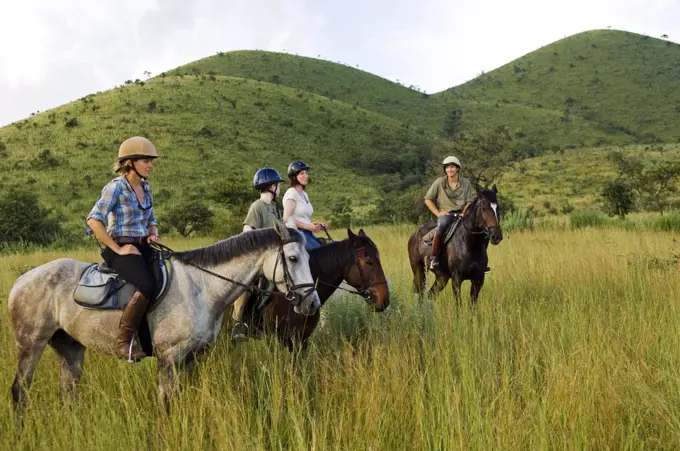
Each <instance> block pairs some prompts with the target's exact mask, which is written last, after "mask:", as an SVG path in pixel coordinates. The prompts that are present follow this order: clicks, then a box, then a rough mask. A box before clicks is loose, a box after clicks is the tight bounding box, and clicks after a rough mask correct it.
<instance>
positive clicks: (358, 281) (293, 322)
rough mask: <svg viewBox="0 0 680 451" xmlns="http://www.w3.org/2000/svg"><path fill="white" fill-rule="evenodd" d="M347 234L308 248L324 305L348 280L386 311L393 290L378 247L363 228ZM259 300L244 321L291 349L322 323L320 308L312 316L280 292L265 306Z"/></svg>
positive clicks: (302, 346) (304, 341)
mask: <svg viewBox="0 0 680 451" xmlns="http://www.w3.org/2000/svg"><path fill="white" fill-rule="evenodd" d="M347 235H348V238H347V239H345V240H342V241H335V242H331V243H330V244H326V245H324V246H321V247H320V248H317V249H311V250H309V251H308V252H309V266H310V270H311V271H312V278H313V279H314V280H315V281H316V282H317V286H316V290H317V293H318V295H319V300H320V301H321V305H322V306H323V304H324V303H325V302H326V301H327V300H328V298H330V297H331V295H332V294H333V293H334V292H335V291H336V290H337V289H338V288H339V289H341V290H344V288H343V287H341V286H340V285H341V284H342V282H343V281H345V282H346V283H347V284H348V285H350V286H351V287H353V288H354V289H355V290H356V291H350V290H346V291H350V292H352V293H355V294H359V295H361V296H362V297H363V298H364V300H365V301H366V303H367V304H369V305H373V306H374V308H375V310H376V311H377V312H382V311H383V310H385V309H386V308H387V307H388V306H389V304H390V292H389V287H388V282H387V279H386V277H385V273H384V271H383V268H382V264H381V263H380V254H379V252H378V248H377V247H376V245H375V243H374V242H373V241H372V240H371V239H370V238H369V237H368V236H367V235H366V233H365V232H364V231H363V229H361V230H359V233H358V234H354V233H353V232H352V231H351V230H350V229H347ZM255 301H257V300H255ZM257 303H258V302H249V303H248V305H249V310H248V311H246V313H245V315H244V321H246V323H247V324H248V327H249V328H250V330H251V331H252V332H254V333H255V335H259V334H266V335H273V334H275V335H276V337H277V338H278V340H279V342H280V343H281V344H283V345H284V346H287V347H288V349H289V350H290V351H291V352H292V351H294V350H295V349H296V348H297V349H299V350H301V351H304V350H305V349H306V347H307V340H308V339H309V337H310V336H311V335H312V333H313V332H314V330H315V329H316V327H317V325H318V323H319V317H320V314H319V311H317V312H316V314H314V315H311V316H304V315H300V314H298V313H295V311H294V310H293V306H292V304H291V303H290V302H289V301H288V300H287V299H286V297H285V296H284V295H283V293H279V292H277V293H273V294H272V295H271V297H270V299H269V301H268V303H267V304H266V305H265V306H264V307H263V308H262V309H261V310H260V309H258V308H257V306H256V304H257ZM298 346H299V348H298Z"/></svg>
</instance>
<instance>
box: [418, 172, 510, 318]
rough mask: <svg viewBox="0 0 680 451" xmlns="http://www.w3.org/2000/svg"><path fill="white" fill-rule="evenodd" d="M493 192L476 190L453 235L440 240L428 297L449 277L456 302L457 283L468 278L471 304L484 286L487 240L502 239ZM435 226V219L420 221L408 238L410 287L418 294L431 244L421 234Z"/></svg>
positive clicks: (435, 292)
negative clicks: (438, 256)
mask: <svg viewBox="0 0 680 451" xmlns="http://www.w3.org/2000/svg"><path fill="white" fill-rule="evenodd" d="M497 193H498V190H497V189H496V185H493V187H492V188H491V189H490V190H479V189H478V190H477V197H476V198H475V199H474V200H473V201H472V202H471V203H470V205H469V206H468V208H467V209H466V210H465V212H464V213H463V215H462V218H461V219H460V223H459V224H458V227H457V228H456V231H455V232H454V234H453V237H451V239H450V240H449V241H448V242H447V243H442V250H441V264H440V265H439V267H438V269H437V270H436V271H435V278H436V280H435V282H434V284H433V285H432V287H431V288H430V291H429V295H430V296H432V295H435V294H437V293H439V292H441V291H442V290H443V289H444V287H446V284H447V282H448V281H449V279H451V288H452V289H453V295H454V297H455V298H456V301H457V302H458V303H460V300H461V298H460V287H461V284H462V283H463V281H464V280H469V281H470V282H471V286H470V301H471V303H472V304H473V305H474V304H475V303H476V302H477V297H478V296H479V292H480V290H481V289H482V285H484V269H485V268H486V265H487V263H488V261H489V257H488V255H487V252H486V249H487V247H488V245H489V241H490V242H491V244H494V245H497V244H498V243H500V242H501V240H502V239H503V232H502V231H501V226H500V217H501V216H500V209H499V208H498V201H497ZM436 226H437V223H436V222H426V223H424V224H421V225H420V226H418V228H417V229H416V231H415V232H414V233H413V234H412V235H411V236H410V237H409V239H408V255H409V262H410V263H411V270H412V271H413V287H414V290H415V292H416V293H418V294H423V291H424V290H425V268H426V267H427V263H428V260H429V258H430V254H431V247H430V246H429V245H427V244H426V243H425V241H424V240H423V237H424V236H425V235H426V234H427V233H428V232H429V231H430V230H432V229H433V228H435V227H436ZM442 239H444V238H443V237H442Z"/></svg>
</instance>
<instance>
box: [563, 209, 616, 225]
mask: <svg viewBox="0 0 680 451" xmlns="http://www.w3.org/2000/svg"><path fill="white" fill-rule="evenodd" d="M569 224H570V225H571V228H572V229H583V228H586V227H595V228H598V227H604V226H605V225H606V224H607V218H606V217H604V216H602V215H601V214H600V213H598V212H596V211H579V212H574V213H572V214H571V215H569Z"/></svg>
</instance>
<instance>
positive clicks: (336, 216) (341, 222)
mask: <svg viewBox="0 0 680 451" xmlns="http://www.w3.org/2000/svg"><path fill="white" fill-rule="evenodd" d="M330 211H331V214H330V223H331V226H332V227H333V228H334V229H335V228H338V227H349V226H350V225H351V224H352V200H351V199H350V198H349V197H347V196H337V197H336V198H334V199H333V201H332V202H331V204H330Z"/></svg>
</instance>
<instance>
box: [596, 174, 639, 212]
mask: <svg viewBox="0 0 680 451" xmlns="http://www.w3.org/2000/svg"><path fill="white" fill-rule="evenodd" d="M602 198H603V199H604V212H605V213H607V214H608V215H609V216H618V217H620V218H621V219H624V218H625V217H626V215H627V214H628V213H630V212H631V211H633V210H634V209H635V195H634V193H633V189H632V187H631V186H630V184H628V183H626V182H625V181H624V180H623V179H620V178H619V179H616V180H612V181H611V182H608V183H607V184H606V185H605V186H604V188H603V189H602Z"/></svg>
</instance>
